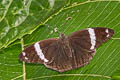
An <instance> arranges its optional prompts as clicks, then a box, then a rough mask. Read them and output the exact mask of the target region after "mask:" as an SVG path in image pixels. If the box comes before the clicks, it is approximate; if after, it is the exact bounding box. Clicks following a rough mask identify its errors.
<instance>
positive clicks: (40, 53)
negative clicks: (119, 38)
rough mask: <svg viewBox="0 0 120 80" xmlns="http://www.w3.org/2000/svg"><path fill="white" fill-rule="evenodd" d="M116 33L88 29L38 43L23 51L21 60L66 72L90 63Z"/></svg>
mask: <svg viewBox="0 0 120 80" xmlns="http://www.w3.org/2000/svg"><path fill="white" fill-rule="evenodd" d="M113 34H114V31H113V30H112V29H108V28H87V29H84V30H80V31H76V32H73V33H72V34H70V35H69V36H68V37H66V36H65V35H64V34H62V35H61V37H60V38H58V39H57V38H53V39H47V40H43V41H40V42H36V43H35V44H33V45H31V46H30V47H28V48H26V49H25V50H23V51H22V53H21V54H20V56H19V58H20V60H21V61H25V62H28V63H40V64H44V65H45V66H46V67H47V68H51V69H53V70H56V71H59V72H64V71H67V70H71V69H74V68H79V67H81V66H84V65H86V64H88V63H89V61H90V60H91V59H92V57H93V55H94V54H95V53H96V48H97V47H99V46H100V45H101V44H102V43H103V42H106V41H107V40H109V39H110V38H111V37H112V35H113Z"/></svg>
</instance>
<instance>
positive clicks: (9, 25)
mask: <svg viewBox="0 0 120 80" xmlns="http://www.w3.org/2000/svg"><path fill="white" fill-rule="evenodd" d="M58 2H59V3H60V4H58ZM65 3H66V2H65V1H64V0H61V1H56V4H57V5H56V4H55V5H53V9H51V7H50V6H51V5H50V1H49V0H48V1H44V0H33V1H32V0H24V1H22V0H6V1H5V0H2V1H1V2H0V49H1V48H3V47H7V46H8V45H9V44H10V43H12V42H13V41H15V40H16V39H18V38H21V37H22V36H24V35H26V34H31V33H32V32H33V31H34V30H35V29H36V28H38V27H39V25H41V24H42V22H44V21H45V20H46V18H47V17H48V16H50V14H52V13H53V12H55V11H57V10H59V8H61V7H62V6H64V5H65Z"/></svg>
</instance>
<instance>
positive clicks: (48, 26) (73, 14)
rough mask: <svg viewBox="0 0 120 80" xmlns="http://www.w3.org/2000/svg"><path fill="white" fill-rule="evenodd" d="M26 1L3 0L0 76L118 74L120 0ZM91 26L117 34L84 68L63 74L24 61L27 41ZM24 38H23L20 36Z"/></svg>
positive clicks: (89, 79)
mask: <svg viewBox="0 0 120 80" xmlns="http://www.w3.org/2000/svg"><path fill="white" fill-rule="evenodd" d="M24 1H27V2H25V3H24ZM24 1H21V0H14V1H13V0H8V1H7V2H6V3H5V2H4V0H3V1H2V2H1V3H0V11H1V10H2V11H1V12H0V26H1V27H0V48H2V49H1V51H0V79H3V80H9V79H12V80H15V79H18V80H23V78H26V79H28V80H34V79H35V80H77V79H79V80H110V79H115V78H116V75H115V76H114V75H113V74H114V73H115V72H116V71H118V69H119V68H120V64H119V62H120V50H119V49H120V45H119V44H120V37H119V35H120V24H119V22H120V8H119V7H120V3H119V0H118V1H117V0H88V1H86V0H85V1H84V0H81V1H75V0H74V1H73V0H67V1H64V0H63V1H62V0H56V1H55V2H54V3H51V1H52V0H48V1H47V2H46V1H44V0H33V1H31V0H24ZM3 3H4V5H3ZM53 4H54V5H53ZM15 23H17V24H15ZM88 27H106V28H111V29H113V30H114V31H115V34H114V36H113V37H114V38H113V39H111V40H109V41H108V42H106V43H104V44H103V45H102V46H100V47H99V48H98V49H97V52H96V55H95V56H94V57H93V59H92V60H91V61H90V64H88V65H86V66H84V67H82V68H78V69H73V70H71V71H67V72H63V73H61V74H60V73H58V72H56V71H53V70H51V69H47V68H46V67H45V66H44V65H41V64H28V63H26V64H24V63H22V62H20V61H19V59H18V56H19V54H20V52H21V51H22V48H21V46H22V45H23V44H24V45H25V46H29V45H31V44H32V43H34V42H37V41H40V40H44V39H48V38H54V37H59V32H60V33H64V34H66V35H69V34H70V33H72V32H74V31H77V30H81V29H85V28H88ZM26 34H27V35H26ZM23 36H24V37H23ZM21 38H22V39H23V40H24V41H23V42H20V40H18V39H21ZM115 38H118V39H115ZM15 40H16V41H15ZM12 42H13V43H12ZM9 44H10V45H9ZM8 45H9V46H8ZM3 47H5V48H3ZM24 72H26V77H25V73H24ZM111 76H112V77H111ZM117 76H119V75H117Z"/></svg>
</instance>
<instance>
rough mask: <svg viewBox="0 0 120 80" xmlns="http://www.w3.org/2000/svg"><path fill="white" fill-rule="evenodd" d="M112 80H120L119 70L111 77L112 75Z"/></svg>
mask: <svg viewBox="0 0 120 80" xmlns="http://www.w3.org/2000/svg"><path fill="white" fill-rule="evenodd" d="M112 79H113V80H120V70H117V71H116V72H115V73H114V74H113V75H112Z"/></svg>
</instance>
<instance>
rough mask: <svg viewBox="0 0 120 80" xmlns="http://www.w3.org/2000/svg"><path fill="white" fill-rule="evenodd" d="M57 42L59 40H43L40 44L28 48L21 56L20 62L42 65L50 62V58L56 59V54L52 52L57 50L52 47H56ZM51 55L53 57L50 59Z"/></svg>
mask: <svg viewBox="0 0 120 80" xmlns="http://www.w3.org/2000/svg"><path fill="white" fill-rule="evenodd" d="M57 40H58V39H57V38H53V39H47V40H42V41H40V42H36V43H34V44H32V45H31V46H29V47H27V48H26V49H24V50H23V51H22V53H21V54H20V56H19V58H20V60H21V61H25V62H28V63H40V64H43V63H44V62H48V59H49V58H53V57H54V54H53V53H52V52H53V51H54V50H55V47H54V46H52V45H54V44H55V43H56V42H57ZM51 50H52V51H51ZM48 52H49V54H48ZM49 55H53V56H50V57H49V58H48V56H49Z"/></svg>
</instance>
